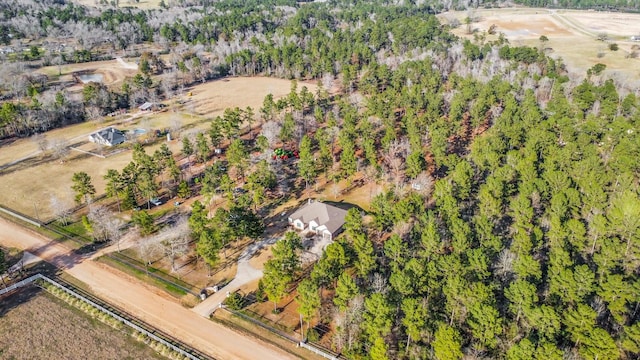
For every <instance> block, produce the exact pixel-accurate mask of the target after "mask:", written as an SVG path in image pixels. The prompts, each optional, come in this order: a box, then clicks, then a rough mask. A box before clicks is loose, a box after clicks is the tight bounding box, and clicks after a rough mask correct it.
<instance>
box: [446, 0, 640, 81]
mask: <svg viewBox="0 0 640 360" xmlns="http://www.w3.org/2000/svg"><path fill="white" fill-rule="evenodd" d="M438 17H439V18H440V20H441V21H442V22H444V23H451V22H452V21H455V20H454V19H457V21H458V22H459V23H460V26H459V27H457V28H456V29H454V30H453V32H454V33H455V34H456V35H458V36H461V37H466V38H469V39H472V38H473V37H474V35H480V34H483V33H485V34H486V32H487V31H488V30H489V28H490V27H491V26H492V25H495V31H496V33H495V35H488V36H487V40H494V39H497V37H498V35H499V34H500V33H502V34H504V36H505V37H506V38H507V39H508V40H509V42H510V44H511V45H512V46H522V45H528V46H534V47H540V46H544V47H545V49H546V51H547V54H548V55H550V56H551V57H553V58H562V59H563V60H564V62H565V63H566V64H567V65H568V66H569V70H570V71H571V72H574V73H578V74H580V75H584V74H585V73H586V71H587V69H589V68H591V67H592V66H593V65H595V64H597V63H602V64H605V65H607V72H608V73H609V74H611V75H613V74H614V73H616V72H617V73H618V74H619V76H618V77H619V78H620V79H632V80H640V43H638V42H637V41H636V42H634V41H631V39H630V38H631V36H634V35H640V14H630V13H619V12H603V11H579V10H559V9H558V10H556V9H537V8H503V9H478V10H475V11H473V12H467V11H452V12H446V13H442V14H440V15H438ZM467 17H470V18H472V20H473V21H472V23H471V25H470V26H471V29H468V27H467V25H466V24H465V18H467ZM469 30H471V31H472V33H471V34H470V33H469ZM542 35H544V36H546V37H547V38H548V39H549V41H548V42H546V43H545V44H542V43H541V42H540V36H542ZM604 35H606V38H607V39H606V40H599V39H598V38H599V37H602V36H604ZM614 43H615V44H617V45H618V47H619V50H617V51H612V50H610V49H609V45H611V44H614ZM633 53H635V54H637V57H635V58H634V57H633V55H632V54H633Z"/></svg>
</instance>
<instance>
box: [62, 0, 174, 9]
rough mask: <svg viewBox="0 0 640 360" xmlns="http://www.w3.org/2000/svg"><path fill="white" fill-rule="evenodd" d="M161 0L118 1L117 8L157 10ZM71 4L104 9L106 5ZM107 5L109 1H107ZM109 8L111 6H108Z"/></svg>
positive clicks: (91, 1) (85, 0)
mask: <svg viewBox="0 0 640 360" xmlns="http://www.w3.org/2000/svg"><path fill="white" fill-rule="evenodd" d="M160 1H161V0H139V1H136V0H118V6H119V7H121V8H124V7H135V8H139V9H145V10H146V9H157V8H159V7H160ZM73 2H75V3H77V4H81V5H84V6H96V7H100V8H103V7H106V5H100V1H99V0H73ZM107 2H108V3H109V4H110V3H111V0H109V1H107ZM165 3H169V4H170V3H171V1H168V0H165ZM109 7H111V5H109Z"/></svg>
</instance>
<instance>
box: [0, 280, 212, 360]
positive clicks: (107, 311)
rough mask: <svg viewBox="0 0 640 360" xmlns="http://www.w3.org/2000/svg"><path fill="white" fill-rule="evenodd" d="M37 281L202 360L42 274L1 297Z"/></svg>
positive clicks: (9, 288) (8, 289) (174, 348)
mask: <svg viewBox="0 0 640 360" xmlns="http://www.w3.org/2000/svg"><path fill="white" fill-rule="evenodd" d="M36 280H43V281H45V282H47V283H49V284H51V285H53V286H54V287H56V288H58V289H60V290H62V291H64V292H66V293H67V294H69V295H71V296H73V297H75V298H77V299H79V300H81V301H84V302H85V303H87V304H89V305H91V306H93V307H94V308H96V309H98V310H99V311H102V312H103V313H105V314H107V315H109V316H111V317H113V318H114V319H116V320H118V321H120V322H121V323H123V324H125V325H127V326H129V327H130V328H132V329H134V330H136V331H138V332H140V333H143V334H145V335H146V336H148V337H149V338H151V339H153V340H155V341H157V342H159V343H161V344H163V345H164V346H166V347H168V348H169V349H171V350H173V351H175V352H177V353H179V354H180V355H183V356H185V357H186V358H188V359H191V360H200V359H201V358H199V357H197V356H194V355H192V354H190V353H188V352H186V351H184V350H182V349H181V348H179V347H177V346H175V345H173V344H172V343H170V342H168V341H166V340H165V339H163V338H161V337H159V336H157V335H155V334H153V333H151V332H149V331H148V330H146V329H144V328H142V327H140V326H139V325H136V324H134V323H133V322H131V321H129V320H127V319H125V318H124V317H122V316H120V315H118V314H116V313H114V312H112V311H110V310H108V309H106V308H105V307H103V306H101V305H98V304H96V303H95V302H93V301H91V300H89V299H87V298H86V297H84V296H82V295H80V294H78V293H76V292H75V291H73V290H71V289H68V288H66V287H65V286H63V285H60V284H59V283H57V282H55V281H53V280H51V279H49V278H48V277H46V276H44V275H42V274H35V275H33V276H31V277H28V278H26V279H24V280H21V281H19V282H17V283H15V284H13V285H11V286H9V287H7V288H5V289H2V290H0V295H3V294H6V293H8V292H10V291H13V290H15V289H17V288H20V287H23V286H26V285H28V284H30V283H32V282H34V281H36Z"/></svg>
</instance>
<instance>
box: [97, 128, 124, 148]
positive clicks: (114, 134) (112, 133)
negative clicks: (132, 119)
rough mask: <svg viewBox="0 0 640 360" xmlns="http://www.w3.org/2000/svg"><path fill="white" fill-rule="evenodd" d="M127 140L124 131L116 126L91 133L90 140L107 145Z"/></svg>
mask: <svg viewBox="0 0 640 360" xmlns="http://www.w3.org/2000/svg"><path fill="white" fill-rule="evenodd" d="M125 140H126V138H125V136H124V133H123V132H122V131H120V130H118V129H116V128H112V127H108V128H105V129H102V130H100V131H98V132H94V133H93V134H91V135H89V141H91V142H93V143H96V144H101V145H105V146H114V145H118V144H122V143H123V142H124V141H125Z"/></svg>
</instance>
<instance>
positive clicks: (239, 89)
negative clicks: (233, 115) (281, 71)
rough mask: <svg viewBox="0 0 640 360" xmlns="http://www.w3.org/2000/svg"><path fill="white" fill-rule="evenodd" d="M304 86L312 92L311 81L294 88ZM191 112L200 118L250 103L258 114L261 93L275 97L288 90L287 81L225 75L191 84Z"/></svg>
mask: <svg viewBox="0 0 640 360" xmlns="http://www.w3.org/2000/svg"><path fill="white" fill-rule="evenodd" d="M303 86H306V87H307V89H308V90H309V91H310V92H312V93H314V94H315V92H316V90H317V85H316V84H315V83H311V82H298V91H300V90H301V89H302V87H303ZM189 91H191V93H192V96H191V97H189V100H190V101H192V102H193V104H194V105H193V107H194V108H195V111H196V112H197V113H198V114H199V115H202V116H204V117H213V116H216V115H220V114H222V113H223V112H224V109H226V108H230V107H236V106H238V107H241V108H243V109H244V108H246V107H247V106H251V108H253V111H254V112H255V113H256V115H257V114H258V110H259V109H260V107H261V106H262V102H263V101H264V98H265V96H267V95H268V94H270V93H271V94H273V97H274V98H275V99H279V98H281V97H283V96H285V95H287V94H289V92H290V91H291V81H289V80H284V79H277V78H269V77H228V78H224V79H220V80H216V81H211V82H207V83H204V84H199V85H195V86H194V87H193V88H192V89H190V90H189Z"/></svg>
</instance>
